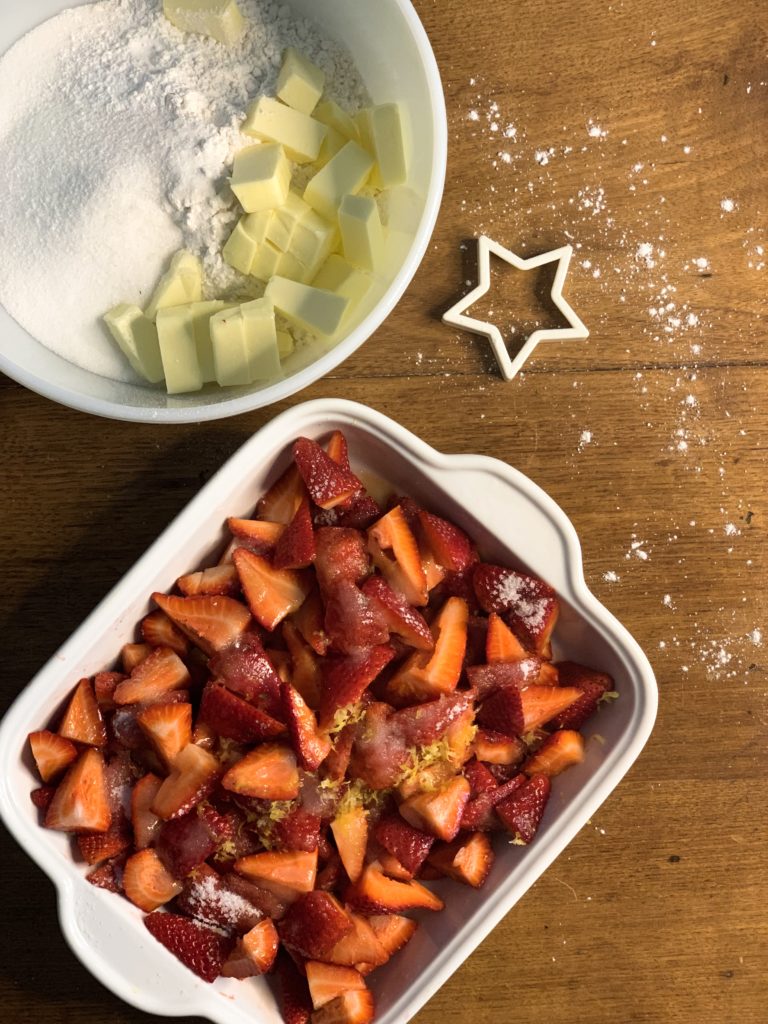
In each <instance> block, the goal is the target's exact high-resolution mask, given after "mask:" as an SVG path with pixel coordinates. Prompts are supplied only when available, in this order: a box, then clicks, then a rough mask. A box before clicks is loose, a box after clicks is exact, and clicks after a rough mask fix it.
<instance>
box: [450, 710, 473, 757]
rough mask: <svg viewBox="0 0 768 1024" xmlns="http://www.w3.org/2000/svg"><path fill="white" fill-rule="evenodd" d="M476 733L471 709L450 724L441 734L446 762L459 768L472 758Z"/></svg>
mask: <svg viewBox="0 0 768 1024" xmlns="http://www.w3.org/2000/svg"><path fill="white" fill-rule="evenodd" d="M476 732H477V726H476V725H475V709H474V708H473V707H469V708H467V710H466V711H465V712H464V713H463V714H462V715H460V716H459V717H458V718H457V719H456V721H455V722H452V723H451V724H450V725H449V726H448V728H447V729H446V730H445V733H444V734H443V740H444V741H445V744H446V746H447V748H448V760H449V761H450V763H451V764H452V765H453V767H454V768H461V766H462V765H464V764H466V762H467V761H468V760H469V758H470V757H471V756H472V743H473V741H474V738H475V733H476Z"/></svg>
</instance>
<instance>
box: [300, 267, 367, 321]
mask: <svg viewBox="0 0 768 1024" xmlns="http://www.w3.org/2000/svg"><path fill="white" fill-rule="evenodd" d="M372 284H373V279H372V278H371V277H370V276H369V275H368V274H366V273H365V271H364V270H360V269H359V268H357V267H353V266H352V264H351V263H347V261H346V260H345V259H344V258H343V257H342V256H339V255H338V254H337V253H334V254H333V255H332V256H329V257H328V259H327V260H326V261H325V263H324V264H323V265H322V267H321V268H320V270H319V271H318V272H317V274H316V275H315V277H314V279H313V281H312V287H313V288H322V289H324V290H325V291H329V292H335V293H336V294H337V295H341V297H342V298H344V299H348V300H349V306H348V307H347V312H346V313H345V315H344V318H343V320H342V324H343V323H344V322H345V321H346V320H347V318H348V317H349V315H350V313H351V312H352V311H353V309H354V308H355V307H356V306H359V305H360V303H361V302H362V301H363V299H364V298H365V296H366V295H367V294H368V292H369V291H370V289H371V285H372Z"/></svg>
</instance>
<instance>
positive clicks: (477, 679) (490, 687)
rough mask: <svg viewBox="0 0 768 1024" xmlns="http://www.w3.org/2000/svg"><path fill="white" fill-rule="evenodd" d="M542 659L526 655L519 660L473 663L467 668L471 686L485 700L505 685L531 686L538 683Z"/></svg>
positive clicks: (481, 699) (479, 698) (480, 699)
mask: <svg viewBox="0 0 768 1024" xmlns="http://www.w3.org/2000/svg"><path fill="white" fill-rule="evenodd" d="M540 669H541V659H540V658H535V657H534V658H531V657H525V658H521V659H520V660H519V661H510V662H507V661H499V662H493V663H492V664H490V665H472V666H471V667H470V668H468V669H467V678H468V679H469V683H470V686H471V687H472V689H473V690H474V691H475V693H476V694H477V699H478V700H479V701H483V700H485V698H486V697H490V696H491V694H493V693H495V692H496V691H497V690H500V689H501V688H502V687H503V686H517V687H518V689H520V688H522V687H523V686H530V685H531V684H532V683H536V682H537V680H538V677H539V672H540Z"/></svg>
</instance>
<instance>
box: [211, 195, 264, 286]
mask: <svg viewBox="0 0 768 1024" xmlns="http://www.w3.org/2000/svg"><path fill="white" fill-rule="evenodd" d="M271 219H272V213H271V212H270V211H269V210H262V211H261V212H260V213H249V214H246V216H245V217H241V218H240V220H239V221H238V222H237V225H236V226H235V229H234V231H233V232H232V234H231V235H230V236H229V238H228V239H227V244H226V245H225V246H224V248H223V250H222V253H221V255H222V256H223V258H224V260H225V261H226V262H227V263H228V264H229V265H230V267H234V268H235V270H239V271H240V273H241V274H250V272H251V266H252V265H253V261H254V259H255V257H256V252H257V250H258V248H259V246H260V245H261V244H262V243H263V242H264V240H265V238H266V237H267V230H268V228H269V223H270V221H271Z"/></svg>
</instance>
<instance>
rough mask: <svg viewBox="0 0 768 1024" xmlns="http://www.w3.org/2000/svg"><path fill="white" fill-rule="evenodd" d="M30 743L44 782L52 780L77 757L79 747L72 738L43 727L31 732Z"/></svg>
mask: <svg viewBox="0 0 768 1024" xmlns="http://www.w3.org/2000/svg"><path fill="white" fill-rule="evenodd" d="M29 745H30V747H31V748H32V756H33V757H34V759H35V764H36V765H37V770H38V772H39V774H40V778H41V779H42V780H43V782H50V781H51V779H55V778H56V776H57V775H60V774H61V772H63V771H64V769H65V768H68V767H69V766H70V765H71V764H72V762H73V761H74V760H76V758H77V747H76V746H75V744H74V743H72V741H71V740H68V739H65V738H64V737H63V736H58V735H57V734H56V733H55V732H49V731H48V730H47V729H42V730H41V731H40V732H31V733H30V734H29Z"/></svg>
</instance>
